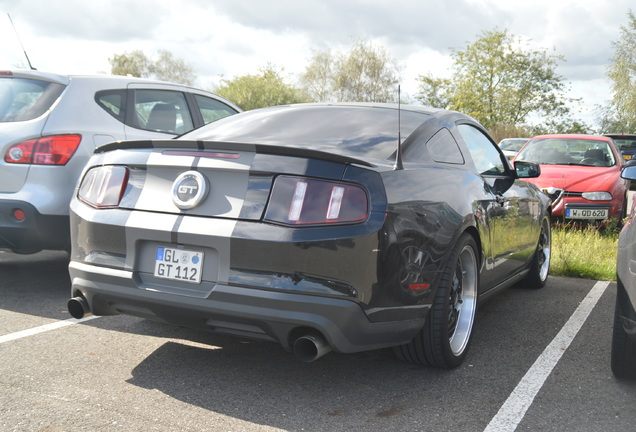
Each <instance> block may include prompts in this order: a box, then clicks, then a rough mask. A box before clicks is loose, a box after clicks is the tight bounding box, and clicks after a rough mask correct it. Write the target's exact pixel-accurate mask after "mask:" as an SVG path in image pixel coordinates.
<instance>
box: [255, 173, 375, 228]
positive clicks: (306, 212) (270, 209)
mask: <svg viewBox="0 0 636 432" xmlns="http://www.w3.org/2000/svg"><path fill="white" fill-rule="evenodd" d="M368 214H369V201H368V198H367V193H366V191H365V190H364V189H363V188H362V187H360V186H356V185H353V184H350V183H342V182H335V181H327V180H316V179H309V178H302V177H289V176H280V177H277V178H276V180H275V181H274V186H273V187H272V193H271V196H270V199H269V203H268V205H267V210H266V212H265V219H266V220H268V221H270V222H277V223H282V224H284V225H322V224H341V223H353V222H360V221H363V220H365V219H366V218H367V216H368Z"/></svg>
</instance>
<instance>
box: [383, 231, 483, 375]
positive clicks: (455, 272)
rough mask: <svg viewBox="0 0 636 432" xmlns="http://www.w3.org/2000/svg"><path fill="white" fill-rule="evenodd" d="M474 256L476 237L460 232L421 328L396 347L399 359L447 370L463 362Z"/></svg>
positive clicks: (474, 284)
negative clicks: (413, 336)
mask: <svg viewBox="0 0 636 432" xmlns="http://www.w3.org/2000/svg"><path fill="white" fill-rule="evenodd" d="M477 256H478V254H477V244H476V243H475V240H474V239H473V238H472V236H470V235H469V234H466V233H465V234H463V235H462V236H461V237H460V238H459V241H458V242H457V244H456V245H455V247H454V249H453V252H452V253H451V255H450V258H449V260H448V263H447V264H446V267H445V268H444V271H443V273H442V277H441V279H440V284H439V287H438V288H437V293H436V295H435V299H434V301H433V306H432V307H431V310H430V311H429V315H428V317H427V320H426V324H425V325H424V328H423V329H422V330H421V331H420V333H418V335H417V336H416V337H415V338H413V340H412V341H411V342H410V343H408V344H406V345H402V346H400V347H396V348H395V353H396V355H397V356H398V358H400V359H401V360H403V361H407V362H411V363H418V364H424V365H429V366H433V367H438V368H446V369H448V368H454V367H457V366H459V365H460V364H462V362H463V361H464V358H465V357H466V353H467V351H468V346H469V345H470V339H471V336H472V329H473V324H474V321H475V314H476V312H477V289H478V287H479V266H478V264H477Z"/></svg>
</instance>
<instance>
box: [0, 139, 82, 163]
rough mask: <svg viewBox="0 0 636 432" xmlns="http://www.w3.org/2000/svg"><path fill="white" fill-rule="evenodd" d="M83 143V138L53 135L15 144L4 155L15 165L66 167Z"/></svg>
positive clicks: (8, 161) (5, 158)
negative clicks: (81, 142)
mask: <svg viewBox="0 0 636 432" xmlns="http://www.w3.org/2000/svg"><path fill="white" fill-rule="evenodd" d="M80 141H82V136H81V135H77V134H71V135H51V136H45V137H42V138H38V139H32V140H28V141H22V142H21V143H18V144H14V145H12V146H11V147H9V149H8V150H7V152H6V153H5V155H4V161H5V162H7V163H13V164H33V165H66V164H67V163H68V161H69V160H70V159H71V157H72V156H73V154H75V151H76V150H77V147H78V146H79V144H80Z"/></svg>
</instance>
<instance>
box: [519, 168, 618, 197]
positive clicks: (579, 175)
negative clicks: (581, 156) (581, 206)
mask: <svg viewBox="0 0 636 432" xmlns="http://www.w3.org/2000/svg"><path fill="white" fill-rule="evenodd" d="M620 172H621V171H620V167H618V166H614V167H609V168H601V167H589V166H575V165H541V175H540V176H539V177H537V178H534V179H528V180H529V181H530V182H532V183H534V184H535V185H537V187H539V189H543V188H548V187H555V188H558V189H563V190H567V191H572V192H586V191H598V190H607V188H608V187H609V186H610V185H611V184H612V183H613V182H615V181H616V179H617V178H618V177H619V176H620Z"/></svg>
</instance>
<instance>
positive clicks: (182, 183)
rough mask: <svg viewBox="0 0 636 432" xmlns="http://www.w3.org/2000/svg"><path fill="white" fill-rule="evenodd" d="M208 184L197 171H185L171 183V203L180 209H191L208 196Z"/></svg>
mask: <svg viewBox="0 0 636 432" xmlns="http://www.w3.org/2000/svg"><path fill="white" fill-rule="evenodd" d="M208 189H209V188H208V182H207V180H206V179H205V177H204V176H203V175H202V174H201V173H199V172H197V171H186V172H184V173H182V174H181V175H180V176H179V177H177V179H176V180H175V181H174V183H172V202H174V204H175V205H176V206H177V207H179V208H180V209H183V210H186V209H191V208H194V207H196V206H198V205H199V204H201V202H202V201H203V200H204V199H205V197H206V196H207V195H208Z"/></svg>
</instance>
